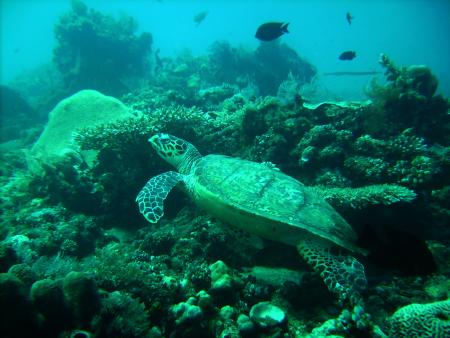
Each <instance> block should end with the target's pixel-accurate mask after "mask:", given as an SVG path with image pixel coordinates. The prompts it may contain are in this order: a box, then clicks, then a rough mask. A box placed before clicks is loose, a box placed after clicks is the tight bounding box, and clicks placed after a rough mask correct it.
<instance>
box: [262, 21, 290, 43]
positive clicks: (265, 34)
mask: <svg viewBox="0 0 450 338" xmlns="http://www.w3.org/2000/svg"><path fill="white" fill-rule="evenodd" d="M288 25H289V23H283V22H268V23H265V24H262V25H261V26H259V27H258V30H257V31H256V34H255V38H257V39H258V40H261V41H272V40H275V39H277V38H279V37H280V36H282V35H283V34H284V33H289V31H288Z"/></svg>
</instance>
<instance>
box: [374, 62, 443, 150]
mask: <svg viewBox="0 0 450 338" xmlns="http://www.w3.org/2000/svg"><path fill="white" fill-rule="evenodd" d="M380 64H381V65H382V66H383V67H384V68H385V72H386V78H387V80H388V81H389V82H388V84H387V85H385V86H381V85H379V84H377V83H376V82H373V83H372V87H371V89H370V90H369V93H368V94H369V95H370V96H371V97H372V98H373V100H374V102H375V105H374V108H373V109H374V110H373V112H372V113H371V115H375V116H376V117H375V119H376V120H378V123H376V126H375V128H376V129H377V130H376V129H375V128H374V131H376V133H377V134H379V135H383V136H384V135H386V134H385V133H386V132H391V133H392V132H398V131H401V130H403V129H406V128H409V127H412V126H413V127H414V130H415V133H416V134H417V135H419V136H422V137H425V138H427V139H428V140H429V141H430V143H434V142H442V143H443V144H445V145H448V144H449V142H450V139H449V137H448V133H447V131H448V128H449V126H450V117H449V115H448V113H447V112H448V109H449V102H448V99H446V98H444V97H442V96H441V95H435V91H436V89H437V85H438V80H437V78H436V77H435V76H434V75H433V74H432V73H431V70H430V69H429V68H428V67H426V66H424V65H412V66H408V67H397V66H396V65H395V64H394V63H393V61H392V60H391V59H390V58H389V57H388V56H386V55H385V54H382V55H381V56H380ZM371 120H372V121H373V120H374V119H371ZM377 136H378V135H377Z"/></svg>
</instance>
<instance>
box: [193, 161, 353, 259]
mask: <svg viewBox="0 0 450 338" xmlns="http://www.w3.org/2000/svg"><path fill="white" fill-rule="evenodd" d="M193 170H194V171H193V173H192V174H193V175H191V176H190V179H191V190H192V192H193V195H194V196H193V197H194V199H195V201H196V202H197V203H198V204H199V205H200V206H201V207H203V208H205V209H206V210H207V211H208V212H210V213H212V214H213V215H214V216H216V217H218V218H219V219H222V220H223V221H225V222H228V223H231V224H232V225H235V226H237V227H240V228H242V229H245V230H247V231H249V232H251V233H254V234H256V235H259V236H261V237H265V238H268V239H272V240H275V241H279V242H283V243H286V244H290V245H297V244H298V243H299V242H300V241H301V240H302V239H305V238H311V235H312V238H314V239H319V238H321V239H325V240H327V241H331V242H333V243H335V244H337V245H339V246H342V247H345V248H347V249H349V250H352V251H355V250H357V249H356V247H355V245H354V241H355V238H356V235H355V233H354V231H353V229H352V228H351V227H350V225H349V224H348V223H347V222H346V221H345V220H344V219H343V218H342V217H341V216H340V215H339V214H338V213H337V212H336V211H335V210H334V209H333V208H332V207H331V206H330V205H329V204H328V203H327V202H325V201H324V200H323V199H322V198H321V197H319V196H317V195H316V194H314V193H313V192H312V191H311V190H310V189H308V187H306V186H305V185H303V184H302V183H301V182H299V181H297V180H296V179H294V178H292V177H290V176H288V175H285V174H283V173H282V172H280V171H279V170H276V169H274V168H271V167H269V166H268V165H265V164H261V163H256V162H251V161H247V160H243V159H239V158H234V157H228V156H222V155H208V156H205V157H202V158H201V159H200V160H199V161H198V162H197V164H196V166H195V168H194V169H193ZM317 236H318V237H317Z"/></svg>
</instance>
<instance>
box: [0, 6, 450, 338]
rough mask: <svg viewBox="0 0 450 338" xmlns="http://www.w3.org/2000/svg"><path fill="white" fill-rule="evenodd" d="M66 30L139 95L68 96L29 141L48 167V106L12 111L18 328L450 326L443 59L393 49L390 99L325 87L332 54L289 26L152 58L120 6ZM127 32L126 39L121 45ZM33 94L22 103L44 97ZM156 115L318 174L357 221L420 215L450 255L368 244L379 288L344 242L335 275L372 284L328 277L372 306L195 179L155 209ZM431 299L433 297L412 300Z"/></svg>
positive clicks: (6, 232) (144, 332) (316, 333)
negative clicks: (322, 91)
mask: <svg viewBox="0 0 450 338" xmlns="http://www.w3.org/2000/svg"><path fill="white" fill-rule="evenodd" d="M55 30H56V34H57V38H58V39H57V40H58V46H57V47H56V49H55V52H54V57H55V62H56V63H57V65H58V67H59V69H60V71H61V72H62V75H63V79H64V81H66V82H65V86H66V87H64V88H63V89H64V90H65V91H66V92H67V91H70V92H71V93H72V92H73V91H76V90H77V89H84V88H85V87H86V86H89V87H90V88H95V89H102V90H104V91H105V93H114V94H120V95H122V94H124V95H123V96H122V97H121V98H120V99H121V101H119V100H118V99H116V98H109V97H105V96H103V95H101V94H99V93H98V92H94V91H82V92H80V93H78V94H75V95H74V96H72V97H69V98H67V99H65V100H64V101H62V102H60V104H59V105H58V106H57V107H56V108H55V110H54V111H53V112H52V113H51V114H50V121H49V123H48V124H47V126H46V128H45V131H44V133H43V134H42V135H41V138H40V139H39V140H38V142H37V143H36V144H35V145H34V147H33V149H32V150H31V153H28V155H30V156H29V157H35V158H37V159H38V160H39V170H38V171H33V172H30V171H29V170H28V168H27V162H26V160H25V158H24V156H23V152H22V150H21V149H20V148H21V147H23V146H24V145H27V144H29V143H30V139H32V137H33V135H36V130H37V128H36V125H34V126H33V123H36V122H37V119H35V116H34V115H33V114H34V112H32V111H30V112H29V114H30V116H33V119H34V120H33V121H34V122H31V124H28V122H26V123H25V122H24V123H23V124H20V126H19V127H17V128H15V129H14V128H12V129H11V130H13V129H14V130H13V131H14V133H12V134H14V137H19V138H20V142H21V143H20V144H19V146H4V147H2V149H1V150H2V160H3V159H4V160H5V161H2V162H4V163H2V166H1V167H0V169H1V170H0V183H1V188H0V190H1V193H2V196H4V198H2V199H1V201H0V203H1V208H0V210H1V211H0V222H1V227H0V238H1V240H2V243H1V244H0V268H1V272H2V273H1V274H0V290H1V292H0V303H1V304H0V306H1V307H2V308H8V309H10V311H8V313H6V315H5V316H3V317H2V318H1V319H0V320H1V325H0V328H1V330H2V332H1V335H2V336H5V337H6V336H14V334H15V335H16V336H17V335H19V336H30V335H31V334H30V332H29V331H30V330H31V333H33V334H34V335H38V336H57V335H59V336H61V337H92V336H95V337H166V336H167V337H194V336H195V337H238V336H243V337H285V336H295V337H325V336H333V335H334V336H337V335H340V336H348V337H385V335H384V333H383V332H382V329H383V330H385V331H386V334H388V335H389V336H399V337H401V336H412V335H414V334H417V332H419V331H420V332H424V331H426V330H428V331H429V330H433V329H436V330H441V331H442V332H445V333H446V332H447V331H448V327H447V326H446V323H445V318H446V317H445V314H447V315H448V301H443V299H446V298H447V297H448V272H449V267H448V257H450V251H449V249H448V247H449V244H450V242H449V238H450V232H449V229H448V219H449V215H450V211H449V210H450V206H449V200H450V188H449V187H450V179H449V176H448V172H449V171H450V160H449V159H450V156H449V154H450V150H449V145H450V142H449V136H448V135H450V127H449V121H448V101H447V100H446V99H445V98H443V97H441V96H439V95H435V90H436V86H437V79H436V78H435V77H434V76H433V75H432V73H431V72H430V70H429V69H428V68H426V67H424V66H409V67H397V66H396V65H395V64H394V63H393V62H392V61H391V60H390V59H389V58H387V57H386V56H383V57H382V60H381V62H382V65H383V66H384V67H385V69H386V76H387V80H388V82H387V84H385V85H379V84H374V85H373V87H372V91H371V94H372V101H365V102H320V103H314V104H312V103H307V102H305V101H304V100H303V99H302V98H301V97H300V95H299V91H300V86H301V85H302V84H304V83H308V82H310V81H311V77H312V76H313V75H314V73H315V70H314V67H313V66H312V65H310V64H308V63H307V62H305V61H304V60H302V59H301V58H300V57H299V56H298V55H297V54H296V53H295V52H294V51H293V50H292V49H290V48H289V47H288V46H287V45H284V44H278V43H273V44H264V45H263V44H262V45H260V46H259V47H258V48H257V50H256V51H253V52H252V51H248V50H245V49H243V48H240V47H234V46H232V45H230V44H229V43H227V42H216V43H215V44H213V46H212V47H211V48H210V50H209V53H208V54H207V55H202V56H193V55H192V54H190V53H189V52H182V53H180V54H179V55H178V56H176V57H173V58H169V57H165V58H155V59H154V60H153V61H154V62H155V64H154V65H153V66H154V67H153V69H152V71H151V72H148V70H149V64H148V63H147V62H146V61H145V59H146V58H147V57H148V56H149V54H150V52H151V37H150V36H149V35H148V34H144V35H142V36H140V37H139V36H137V35H136V33H135V32H136V30H135V24H134V22H133V20H132V19H130V18H128V17H126V16H124V17H123V18H121V19H117V20H116V19H113V18H111V17H109V16H107V15H104V14H101V13H99V12H97V11H95V10H91V9H87V7H86V6H85V5H84V4H83V3H82V2H80V1H74V2H73V3H72V11H71V12H70V13H68V14H66V15H64V16H63V17H61V19H60V22H59V23H58V24H57V27H56V28H55ZM93 44H95V48H94V47H92V46H93ZM116 48H120V50H121V51H122V52H123V53H111V50H114V51H115V50H116ZM99 49H101V50H99ZM100 64H101V65H102V66H101V67H100V66H99V65H100ZM274 65H276V66H277V67H274ZM97 68H98V69H97ZM93 69H94V70H93ZM92 74H96V77H97V78H98V82H96V81H97V80H94V79H92V78H91V75H92ZM149 74H150V76H148V78H146V83H145V85H143V84H142V83H141V85H139V86H137V88H136V89H135V90H134V91H132V92H128V90H127V91H125V86H124V85H125V83H127V84H128V83H129V82H127V81H129V80H130V78H132V77H134V76H136V77H137V78H140V79H141V80H142V78H143V77H144V76H147V75H149ZM112 77H114V78H112ZM49 81H50V80H49ZM47 84H48V83H47ZM33 86H36V87H39V85H37V84H33ZM55 86H58V85H56V84H55ZM44 87H45V88H47V86H46V85H45V86H44ZM50 87H51V86H49V87H48V88H50ZM48 88H47V89H48ZM31 89H33V88H30V90H31ZM47 89H46V90H47ZM60 89H61V88H60ZM34 90H37V89H36V88H34ZM31 92H32V90H31V91H29V93H31ZM126 92H127V93H126ZM60 93H61V91H58V92H57V91H55V95H60ZM125 93H126V94H125ZM266 94H270V95H277V96H276V97H275V96H265V95H266ZM36 95H37V94H36ZM39 95H43V94H42V93H41V94H39ZM39 95H37V96H39ZM44 96H45V95H44ZM26 98H27V100H28V99H30V102H33V99H36V96H33V97H30V98H29V97H26ZM14 100H15V99H14ZM17 100H18V101H20V100H19V99H17ZM20 102H21V101H20ZM44 103H45V102H44ZM44 103H42V102H41V104H40V107H43V104H44ZM38 105H39V104H38ZM44 106H45V104H44ZM21 107H22V108H21ZM21 107H19V108H14V112H17V111H22V110H23V112H24V113H26V114H28V110H27V109H28V108H27V107H26V106H21ZM40 109H41V108H39V109H38V110H39V111H40ZM2 113H3V112H2ZM12 114H15V113H12ZM2 118H3V116H2ZM17 121H18V120H17V119H15V122H17ZM24 121H25V120H24ZM19 122H20V123H21V121H19ZM32 128H35V129H34V130H33V129H32ZM157 132H169V133H171V134H175V135H177V136H179V137H181V138H184V139H187V140H189V141H190V142H192V143H194V144H196V145H197V146H198V147H199V150H200V152H201V153H202V154H211V153H218V154H225V155H229V156H236V157H242V158H246V159H250V160H254V161H259V162H265V164H266V165H268V166H270V167H273V168H278V169H279V170H282V171H283V172H285V173H287V174H289V175H291V176H293V177H295V178H297V179H299V180H300V181H302V182H303V183H305V184H306V185H308V186H311V188H310V189H312V190H314V191H315V192H316V193H317V194H319V195H321V196H322V197H323V198H324V199H325V200H327V201H328V202H329V203H330V204H332V205H333V206H334V207H336V208H337V209H339V211H340V212H341V213H342V214H343V216H344V217H345V218H346V219H347V220H348V221H349V223H351V224H352V225H354V226H355V229H357V230H358V231H361V232H362V230H364V229H362V228H364V227H365V226H366V225H367V224H368V223H371V222H372V223H374V224H371V225H374V226H376V227H378V228H377V229H378V230H380V232H382V231H381V229H382V228H383V226H385V223H388V224H395V226H396V229H400V230H401V229H408V231H410V232H411V233H412V234H415V235H416V236H417V237H418V238H419V240H420V241H421V243H422V242H423V246H424V247H426V248H429V251H430V255H431V256H432V258H433V257H434V258H435V260H436V264H437V266H438V269H437V271H435V274H434V275H432V276H430V275H428V274H427V273H425V274H421V275H420V276H418V275H417V274H413V275H408V276H404V275H402V274H401V273H399V272H398V271H396V270H395V269H389V268H386V267H385V268H380V267H379V266H377V265H376V264H373V262H372V261H371V257H370V256H368V257H366V258H362V259H361V261H362V262H363V263H364V265H365V266H366V267H367V268H366V272H367V274H368V287H367V288H366V289H365V290H362V289H363V287H364V286H366V281H365V280H360V279H359V277H360V276H361V271H362V269H363V267H362V266H361V265H360V264H357V263H356V262H355V261H353V260H347V261H345V256H344V255H341V252H335V251H334V248H329V249H328V248H327V249H326V250H327V254H330V255H333V256H335V257H338V258H340V259H341V261H342V262H343V263H346V264H345V265H344V264H342V265H339V264H337V265H335V266H334V267H335V270H336V271H335V272H339V273H340V274H339V273H334V274H333V276H338V277H342V275H345V274H347V275H350V276H351V277H354V278H355V280H357V282H359V283H357V285H356V286H352V285H347V284H344V282H342V281H341V279H339V278H338V279H333V278H331V277H330V278H328V279H327V286H328V287H329V288H331V289H333V290H335V291H336V292H338V293H339V292H340V293H341V294H347V295H348V294H353V299H354V301H353V305H354V306H353V305H352V306H351V307H348V303H345V304H344V306H347V308H345V309H342V308H341V307H340V306H339V305H337V304H336V303H335V301H334V299H333V298H332V297H330V296H329V295H328V293H327V289H326V285H324V283H323V282H322V281H321V279H320V277H319V276H317V274H316V273H314V272H313V271H311V270H310V269H308V267H307V265H306V263H305V262H302V261H301V260H300V259H299V256H298V253H297V252H296V250H295V248H294V249H293V248H290V247H287V246H284V245H282V244H275V243H271V242H264V241H262V240H261V239H258V238H254V237H252V236H250V235H249V234H246V233H243V232H241V231H238V230H236V229H233V228H230V227H229V226H227V225H226V224H222V223H221V222H219V221H217V220H215V219H214V218H212V217H210V216H208V215H205V214H204V213H202V211H199V210H197V209H196V208H195V207H194V206H193V205H192V204H191V203H190V202H189V201H188V200H187V199H186V198H185V197H184V194H182V193H180V192H179V191H177V190H175V191H173V193H172V194H171V196H169V198H168V199H167V200H166V205H165V210H166V215H167V217H166V218H164V219H163V220H161V221H160V222H159V223H158V224H155V225H150V224H147V223H146V222H145V221H144V220H143V219H142V218H141V217H140V215H139V213H138V210H137V208H136V206H135V203H134V200H135V198H136V194H137V192H138V191H139V189H140V187H141V186H142V185H143V184H144V183H145V181H146V180H147V179H148V177H149V176H152V175H154V174H157V173H160V172H163V171H166V170H167V166H166V164H165V163H163V161H161V160H160V159H159V158H158V157H157V155H156V154H155V153H154V152H152V151H151V148H150V146H149V144H148V142H147V139H148V138H149V136H151V135H152V134H154V133H157ZM12 134H11V135H12ZM9 137H10V136H8V138H9ZM11 137H12V136H11ZM5 140H6V139H5ZM67 149H68V150H67ZM92 154H93V155H95V156H91V155H92ZM55 156H56V157H57V159H58V160H57V161H54V160H53V159H54V158H55ZM388 234H389V232H386V233H384V235H385V236H387V235H388ZM401 234H402V233H401V232H400V235H401ZM405 237H406V236H405ZM381 241H389V238H387V237H384V238H381ZM373 242H375V238H373ZM402 243H403V242H402ZM405 250H409V249H408V248H407V247H405ZM311 254H312V255H313V254H314V253H313V252H312V253H311ZM405 255H408V253H407V252H406V253H405ZM330 257H331V256H330ZM402 257H403V256H402ZM400 263H401V262H400ZM419 263H420V262H417V264H419ZM404 264H406V262H405V263H404ZM318 270H319V273H320V272H322V273H325V274H326V273H327V271H320V268H318ZM333 276H332V277H333ZM348 296H349V297H351V296H352V295H348ZM362 299H364V302H363V301H362ZM412 302H413V303H430V304H428V305H427V304H423V305H419V304H415V305H409V306H407V305H408V304H410V303H412ZM433 302H434V303H433ZM350 303H351V302H350ZM402 306H406V307H405V308H402V309H400V310H398V311H397V312H396V313H395V314H394V315H393V316H392V317H390V318H389V319H388V320H387V323H386V318H388V317H389V316H390V315H391V314H392V313H393V312H394V311H395V309H397V308H399V307H402ZM369 314H370V315H369ZM406 319H407V321H406ZM421 319H425V320H421ZM405 323H408V325H406V324H405ZM25 324H26V325H25ZM445 330H447V331H445Z"/></svg>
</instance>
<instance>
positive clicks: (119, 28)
mask: <svg viewBox="0 0 450 338" xmlns="http://www.w3.org/2000/svg"><path fill="white" fill-rule="evenodd" d="M136 30H137V22H136V21H135V20H134V19H133V18H132V17H130V16H127V15H122V16H121V17H120V18H118V19H115V18H113V17H111V16H109V15H105V14H102V13H100V12H99V11H96V10H94V9H88V8H87V6H86V5H85V4H84V3H83V2H82V1H81V0H73V1H72V10H71V11H70V12H68V13H66V14H64V15H62V16H61V17H60V19H59V22H58V23H57V24H56V26H55V37H56V41H57V45H56V47H55V49H54V51H53V60H54V62H55V63H56V65H57V67H58V69H59V71H60V72H61V74H62V76H63V79H64V81H65V86H66V88H67V90H68V92H69V93H73V92H76V91H78V90H81V89H84V88H92V89H96V90H99V91H102V92H103V93H105V94H110V95H111V94H114V95H120V94H123V93H124V92H126V91H127V90H128V89H127V86H126V85H125V84H124V80H126V79H127V78H130V77H133V76H138V77H142V75H143V74H145V73H149V64H148V56H149V55H150V53H151V49H152V43H153V38H152V35H151V34H150V33H141V34H140V35H137V34H136Z"/></svg>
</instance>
